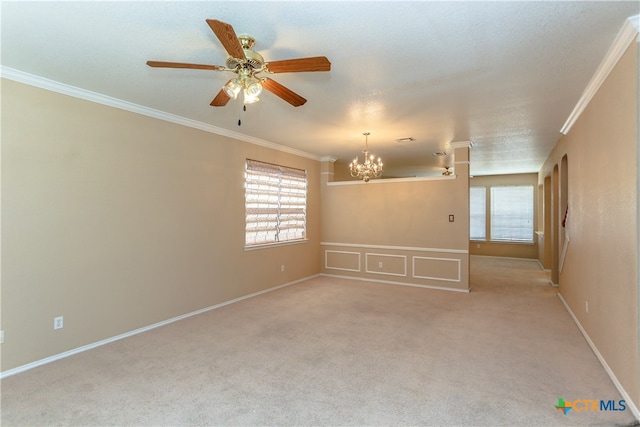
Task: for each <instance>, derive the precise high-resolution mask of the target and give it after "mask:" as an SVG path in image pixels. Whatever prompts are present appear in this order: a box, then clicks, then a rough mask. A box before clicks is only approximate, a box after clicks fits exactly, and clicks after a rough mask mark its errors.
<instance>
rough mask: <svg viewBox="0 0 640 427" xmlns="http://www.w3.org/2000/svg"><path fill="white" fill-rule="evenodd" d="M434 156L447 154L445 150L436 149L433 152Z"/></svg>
mask: <svg viewBox="0 0 640 427" xmlns="http://www.w3.org/2000/svg"><path fill="white" fill-rule="evenodd" d="M433 155H434V156H436V157H443V156H446V155H447V152H446V151H436V152H435V153H433Z"/></svg>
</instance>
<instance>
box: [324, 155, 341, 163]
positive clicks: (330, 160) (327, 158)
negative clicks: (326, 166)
mask: <svg viewBox="0 0 640 427" xmlns="http://www.w3.org/2000/svg"><path fill="white" fill-rule="evenodd" d="M336 160H338V159H337V158H336V157H331V156H324V157H320V161H321V162H331V163H333V162H335V161H336Z"/></svg>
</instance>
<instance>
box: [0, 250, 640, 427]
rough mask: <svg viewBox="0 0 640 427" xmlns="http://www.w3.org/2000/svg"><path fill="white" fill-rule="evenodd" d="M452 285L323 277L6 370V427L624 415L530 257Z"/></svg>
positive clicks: (473, 422) (526, 421)
mask: <svg viewBox="0 0 640 427" xmlns="http://www.w3.org/2000/svg"><path fill="white" fill-rule="evenodd" d="M471 283H472V292H471V293H469V294H461V293H457V292H447V291H438V290H429V289H422V288H415V287H405V286H394V285H386V284H381V283H369V282H359V281H350V280H345V279H337V278H328V277H320V278H316V279H312V280H309V281H307V282H304V283H300V284H296V285H293V286H289V287H287V288H283V289H280V290H277V291H274V292H270V293H267V294H263V295H261V296H258V297H255V298H251V299H248V300H245V301H241V302H239V303H235V304H232V305H229V306H225V307H222V308H220V309H217V310H213V311H210V312H207V313H205V314H202V315H199V316H194V317H191V318H188V319H186V320H183V321H180V322H176V323H173V324H170V325H167V326H164V327H161V328H158V329H154V330H152V331H149V332H146V333H143V334H140V335H137V336H134V337H130V338H127V339H124V340H121V341H118V342H114V343H111V344H108V345H105V346H102V347H99V348H97V349H94V350H90V351H87V352H84V353H81V354H77V355H75V356H72V357H69V358H66V359H63V360H60V361H57V362H54V363H51V364H48V365H45V366H41V367H39V368H35V369H32V370H30V371H27V372H24V373H21V374H18V375H14V376H11V377H7V378H5V379H4V380H2V384H1V385H2V418H1V421H2V425H4V426H11V425H225V426H227V425H247V426H249V425H251V426H254V425H277V426H280V425H330V426H340V425H420V426H422V425H433V426H445V425H455V426H480V425H487V426H489V425H490V426H497V425H505V426H514V425H518V426H525V425H530V426H546V425H603V426H614V425H632V424H633V423H634V422H635V420H634V418H633V415H632V414H631V412H630V411H629V410H626V411H624V412H610V411H607V412H605V411H601V412H600V411H598V412H576V411H571V412H569V413H568V414H566V415H564V414H563V413H562V412H561V411H558V410H556V409H555V408H554V405H556V404H557V402H558V398H560V397H562V398H564V399H565V400H567V401H571V400H575V399H592V400H596V399H597V400H600V399H605V400H609V399H614V400H616V401H618V400H620V399H621V398H622V397H621V396H620V394H619V393H618V391H617V390H616V389H615V387H614V386H613V384H612V382H611V380H610V379H609V377H608V376H607V375H606V373H605V371H604V369H603V368H602V366H601V365H600V363H599V362H598V361H597V359H596V357H595V356H594V354H593V353H592V351H591V350H590V348H589V347H588V345H587V343H586V342H585V340H584V339H583V337H582V336H581V335H580V332H579V331H578V329H577V327H576V326H575V324H574V323H573V321H572V320H571V318H570V316H569V314H568V313H567V312H566V310H565V309H564V307H563V306H562V303H561V302H560V300H559V299H558V297H557V295H556V289H555V288H553V287H551V286H550V285H549V277H548V273H545V272H544V271H542V270H540V267H539V266H538V264H537V263H536V262H535V261H528V260H513V259H497V258H484V257H472V260H471Z"/></svg>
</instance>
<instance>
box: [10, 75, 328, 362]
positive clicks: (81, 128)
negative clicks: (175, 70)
mask: <svg viewBox="0 0 640 427" xmlns="http://www.w3.org/2000/svg"><path fill="white" fill-rule="evenodd" d="M247 157H248V158H253V159H257V160H263V161H267V162H272V163H279V164H283V165H286V166H292V167H297V168H303V169H306V170H307V171H308V176H309V194H308V208H307V211H308V217H307V233H308V238H309V241H308V243H304V244H297V245H290V246H279V247H272V248H266V249H259V250H251V251H245V250H244V246H243V245H244V186H243V179H244V161H245V159H246V158H247ZM319 183H320V162H319V161H315V160H311V159H308V158H303V157H298V156H294V155H291V154H287V153H284V152H280V151H275V150H272V149H268V148H265V147H261V146H257V145H252V144H248V143H245V142H241V141H237V140H233V139H230V138H226V137H222V136H218V135H214V134H211V133H207V132H204V131H200V130H196V129H192V128H188V127H184V126H180V125H177V124H172V123H168V122H165V121H161V120H157V119H153V118H150V117H146V116H142V115H138V114H134V113H130V112H126V111H123V110H119V109H116V108H111V107H107V106H104V105H100V104H96V103H92V102H88V101H83V100H80V99H77V98H72V97H69V96H65V95H61V94H57V93H54V92H50V91H46V90H42V89H38V88H35V87H31V86H27V85H23V84H20V83H16V82H13V81H9V80H2V293H1V298H2V311H1V313H2V329H3V330H4V332H5V342H4V344H2V371H6V370H8V369H12V368H15V367H18V366H21V365H24V364H27V363H30V362H33V361H37V360H40V359H42V358H45V357H48V356H52V355H55V354H59V353H61V352H64V351H67V350H70V349H75V348H78V347H81V346H83V345H87V344H90V343H94V342H97V341H100V340H103V339H107V338H110V337H113V336H117V335H119V334H122V333H126V332H129V331H132V330H135V329H137V328H141V327H144V326H147V325H151V324H154V323H156V322H160V321H163V320H166V319H170V318H172V317H175V316H179V315H183V314H186V313H190V312H193V311H196V310H199V309H203V308H206V307H210V306H212V305H215V304H218V303H221V302H224V301H228V300H231V299H234V298H237V297H241V296H244V295H247V294H251V293H254V292H257V291H261V290H264V289H267V288H271V287H274V286H277V285H280V284H284V283H288V282H291V281H294V280H297V279H300V278H304V277H308V276H312V275H315V274H318V273H319V271H320V266H319V264H320V252H319V237H320V210H319V204H320V191H319V188H320V184H319ZM282 264H285V271H284V272H281V271H280V266H281V265H282ZM55 316H64V328H63V329H60V330H56V331H54V330H53V318H54V317H55Z"/></svg>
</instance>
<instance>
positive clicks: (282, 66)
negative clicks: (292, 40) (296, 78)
mask: <svg viewBox="0 0 640 427" xmlns="http://www.w3.org/2000/svg"><path fill="white" fill-rule="evenodd" d="M266 65H267V69H268V70H269V71H271V72H272V73H297V72H303V71H330V70H331V62H329V60H328V59H327V58H326V57H325V56H313V57H311V58H298V59H285V60H282V61H272V62H269V63H267V64H266Z"/></svg>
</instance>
